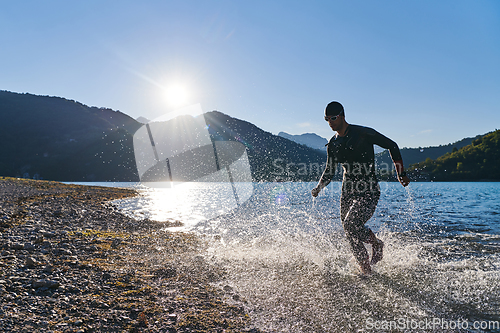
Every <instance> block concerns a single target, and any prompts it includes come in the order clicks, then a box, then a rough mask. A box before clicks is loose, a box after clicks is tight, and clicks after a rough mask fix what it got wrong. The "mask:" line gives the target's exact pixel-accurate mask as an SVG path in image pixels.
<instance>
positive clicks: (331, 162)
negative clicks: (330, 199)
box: [320, 125, 401, 262]
mask: <svg viewBox="0 0 500 333" xmlns="http://www.w3.org/2000/svg"><path fill="white" fill-rule="evenodd" d="M374 144H375V145H377V146H380V147H382V148H385V149H389V152H390V154H391V157H392V160H393V161H399V160H401V153H400V151H399V148H398V145H397V144H396V143H395V142H394V141H392V140H391V139H389V138H388V137H386V136H384V135H382V134H380V133H379V132H377V131H375V130H374V129H371V128H368V127H363V126H358V125H349V126H348V128H347V130H346V135H345V136H343V137H341V136H339V135H338V134H336V135H335V136H333V137H332V138H331V139H330V142H329V143H328V159H327V165H326V168H325V171H324V172H323V175H322V176H321V180H320V184H323V186H322V187H325V186H327V185H328V184H329V183H330V181H331V180H332V178H333V176H334V175H335V170H336V167H337V164H338V163H340V164H341V165H342V167H343V169H344V178H343V180H342V195H341V199H340V218H341V220H342V225H343V227H344V231H345V233H346V236H347V239H348V240H349V243H350V244H351V247H352V250H353V253H354V256H355V257H356V259H357V261H358V262H363V261H365V260H367V259H368V253H367V251H366V248H365V246H364V245H363V243H366V242H367V240H368V238H369V236H370V234H371V233H372V231H371V230H370V229H369V228H368V227H366V226H365V223H366V222H368V220H369V219H370V218H371V217H372V215H373V213H374V212H375V208H376V207H377V203H378V199H379V197H380V187H379V185H378V181H377V177H376V175H375V154H374V151H373V145H374Z"/></svg>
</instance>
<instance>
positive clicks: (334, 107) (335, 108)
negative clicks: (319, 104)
mask: <svg viewBox="0 0 500 333" xmlns="http://www.w3.org/2000/svg"><path fill="white" fill-rule="evenodd" d="M343 114H344V107H343V106H342V104H340V103H339V102H331V103H329V104H328V105H327V106H326V108H325V116H337V115H343Z"/></svg>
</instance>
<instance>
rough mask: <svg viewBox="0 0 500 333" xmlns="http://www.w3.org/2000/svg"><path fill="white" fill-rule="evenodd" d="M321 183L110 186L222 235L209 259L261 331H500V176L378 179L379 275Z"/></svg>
mask: <svg viewBox="0 0 500 333" xmlns="http://www.w3.org/2000/svg"><path fill="white" fill-rule="evenodd" d="M96 185H99V184H96ZM101 185H102V184H101ZM315 185H316V184H315V183H258V184H256V183H254V184H246V187H245V190H246V191H248V193H247V194H248V195H247V197H248V198H249V199H248V200H247V201H244V202H243V200H242V201H241V202H242V204H240V205H237V203H236V201H235V199H234V198H233V194H232V192H231V191H230V189H228V188H227V184H207V183H203V184H200V183H190V184H181V185H178V186H177V185H176V186H174V187H173V188H169V189H154V188H148V187H144V186H141V185H138V184H119V183H116V184H113V186H135V187H136V188H137V189H139V191H140V192H141V193H142V195H141V196H140V197H138V198H132V199H126V200H119V201H116V205H117V206H119V207H120V208H121V209H123V211H124V212H125V213H127V214H130V215H132V216H134V217H136V218H138V219H141V218H151V219H156V220H180V221H183V222H185V224H186V227H185V229H187V230H191V231H193V232H197V233H200V234H203V235H207V236H209V237H208V238H209V239H210V238H213V239H214V240H213V242H212V245H211V248H210V249H209V252H208V254H207V260H211V261H214V262H215V263H216V264H218V265H221V266H223V267H225V268H226V270H227V271H228V273H229V274H228V275H227V278H228V280H227V281H224V284H225V285H226V284H229V285H231V286H233V287H234V288H235V289H236V290H238V292H239V293H240V295H241V296H242V297H243V298H245V299H246V301H247V305H248V309H249V311H250V314H251V316H252V319H253V320H254V322H255V324H256V326H258V327H259V328H261V329H263V330H266V331H272V332H358V331H363V332H370V331H373V332H377V331H378V332H380V331H384V332H500V327H498V326H496V325H498V321H500V183H412V184H410V186H409V187H407V188H403V187H402V186H401V185H400V184H399V183H380V186H381V190H382V195H381V198H380V201H379V205H378V207H377V210H376V212H375V214H374V216H373V218H372V219H371V220H370V221H369V222H368V225H369V226H370V227H371V228H372V229H373V230H374V231H375V232H376V233H377V235H378V237H379V238H381V239H382V240H383V241H384V242H385V245H386V246H385V255H384V259H383V260H382V261H381V262H380V263H379V264H377V266H376V267H375V269H374V270H375V274H374V275H373V276H372V277H370V278H361V277H359V276H358V275H357V270H356V265H355V263H354V262H353V260H352V254H351V253H350V251H349V246H348V243H347V241H346V239H345V236H344V232H343V230H342V227H341V222H340V217H339V216H340V210H339V200H340V183H332V184H330V185H329V186H328V187H327V190H326V191H324V192H322V194H321V195H320V196H319V197H318V198H317V199H316V200H315V201H313V200H312V198H311V196H310V190H311V189H312V188H313V187H314V186H315ZM240 193H241V191H240ZM245 198H246V197H245ZM240 199H241V198H240ZM215 235H217V237H210V236H215Z"/></svg>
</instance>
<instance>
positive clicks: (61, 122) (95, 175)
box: [0, 91, 496, 181]
mask: <svg viewBox="0 0 500 333" xmlns="http://www.w3.org/2000/svg"><path fill="white" fill-rule="evenodd" d="M203 116H204V118H205V122H206V124H207V128H209V129H210V131H209V132H210V137H211V139H212V140H225V141H232V140H233V141H234V140H235V141H239V142H241V143H243V144H244V145H245V146H246V150H247V155H248V160H249V164H250V168H251V175H252V178H253V180H254V181H316V180H317V179H318V178H319V177H320V175H321V173H322V171H323V168H324V163H325V160H326V158H325V148H324V145H325V144H326V143H327V140H326V139H324V138H321V137H320V136H318V135H316V134H314V133H306V134H303V135H290V134H287V133H284V132H280V133H279V134H278V135H273V134H272V133H269V132H266V131H264V130H262V129H260V128H258V127H257V126H255V125H253V124H251V123H249V122H247V121H244V120H240V119H236V118H233V117H230V116H228V115H226V114H224V113H222V112H219V111H211V112H207V113H205V114H204V115H203ZM139 120H140V121H137V120H135V119H133V118H131V117H130V116H128V115H126V114H124V113H122V112H120V111H114V110H111V109H108V108H98V107H89V106H86V105H84V104H82V103H79V102H77V101H74V100H69V99H65V98H61V97H52V96H37V95H32V94H26V93H25V94H19V93H13V92H9V91H0V127H1V130H0V140H1V142H2V144H1V145H0V176H11V177H24V178H35V179H47V180H58V181H138V180H139V176H138V172H137V168H136V162H135V157H134V149H133V148H134V147H133V135H134V133H135V132H136V131H137V130H138V129H139V128H140V127H141V126H143V123H146V122H147V119H139ZM171 121H175V119H174V120H171ZM482 137H483V136H477V137H476V138H466V139H463V140H461V141H458V142H456V143H453V144H449V145H445V146H439V147H426V148H403V149H402V150H401V153H402V156H403V159H404V161H405V165H406V166H409V165H410V164H415V163H421V162H424V161H426V163H427V165H428V166H429V165H430V161H434V160H436V159H438V158H439V157H440V156H443V155H445V154H453V153H454V152H457V151H459V150H462V149H465V148H466V147H468V146H470V145H471V144H472V143H473V142H474V141H475V142H476V143H477V140H479V139H481V138H482ZM487 148H488V149H490V150H491V149H492V147H491V146H488V147H487ZM485 149H486V148H485ZM494 149H496V148H494ZM476 151H477V149H476ZM453 156H455V155H453ZM461 156H462V155H461ZM463 156H465V155H463ZM474 156H477V154H476V155H474ZM454 158H456V156H455V157H454ZM464 158H467V157H464ZM469 158H472V157H469ZM376 162H377V164H379V165H380V164H381V163H388V164H389V165H392V162H391V160H390V156H389V154H388V152H387V151H384V152H382V153H379V154H377V155H376ZM440 163H441V165H445V164H446V163H444V162H443V161H441V162H440ZM443 163H444V164H443ZM461 163H462V164H461V167H463V166H464V165H469V164H470V163H468V162H464V161H463V160H462V161H461ZM461 167H459V168H461ZM431 169H432V168H431V167H430V166H429V167H428V168H427V169H426V170H425V171H424V173H430V172H431V171H430V170H431ZM438 169H439V168H434V169H432V170H438ZM414 170H415V168H414ZM439 170H441V169H439ZM443 170H444V169H443ZM443 170H441V171H440V172H441V175H442V173H443V172H444V171H443ZM460 175H461V174H459V173H455V176H454V178H453V180H459V179H460ZM462 175H465V173H462ZM476 176H477V177H479V176H478V175H476ZM476 176H475V177H476ZM477 177H476V178H474V179H477ZM441 178H443V177H441ZM431 179H436V180H438V179H437V178H435V177H434V178H431Z"/></svg>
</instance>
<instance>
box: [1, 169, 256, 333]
mask: <svg viewBox="0 0 500 333" xmlns="http://www.w3.org/2000/svg"><path fill="white" fill-rule="evenodd" d="M135 195H138V193H136V192H135V191H133V190H129V189H118V188H104V187H89V186H82V185H69V184H63V183H59V182H50V181H35V180H26V179H17V178H3V177H0V203H1V204H0V331H1V332H79V333H83V332H254V333H257V332H261V331H260V330H258V329H256V328H253V327H252V325H251V318H250V317H249V316H248V314H247V311H246V309H245V300H244V299H243V298H242V297H240V295H239V294H238V293H237V291H236V290H234V289H233V288H232V287H231V286H229V285H225V284H224V276H225V274H226V272H225V271H224V268H223V267H219V266H215V265H212V264H211V263H210V260H208V259H207V257H206V252H205V249H206V246H207V244H206V240H204V239H203V238H202V237H200V236H198V235H194V234H190V233H186V232H170V231H168V230H166V229H165V228H166V227H170V226H178V225H181V222H179V221H171V222H162V223H160V222H156V221H151V220H141V221H138V220H135V219H132V218H130V217H127V216H125V215H124V214H122V213H121V212H120V211H119V210H118V209H117V208H116V207H115V206H114V205H113V204H112V203H111V201H112V200H115V199H121V198H126V197H131V196H135Z"/></svg>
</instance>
